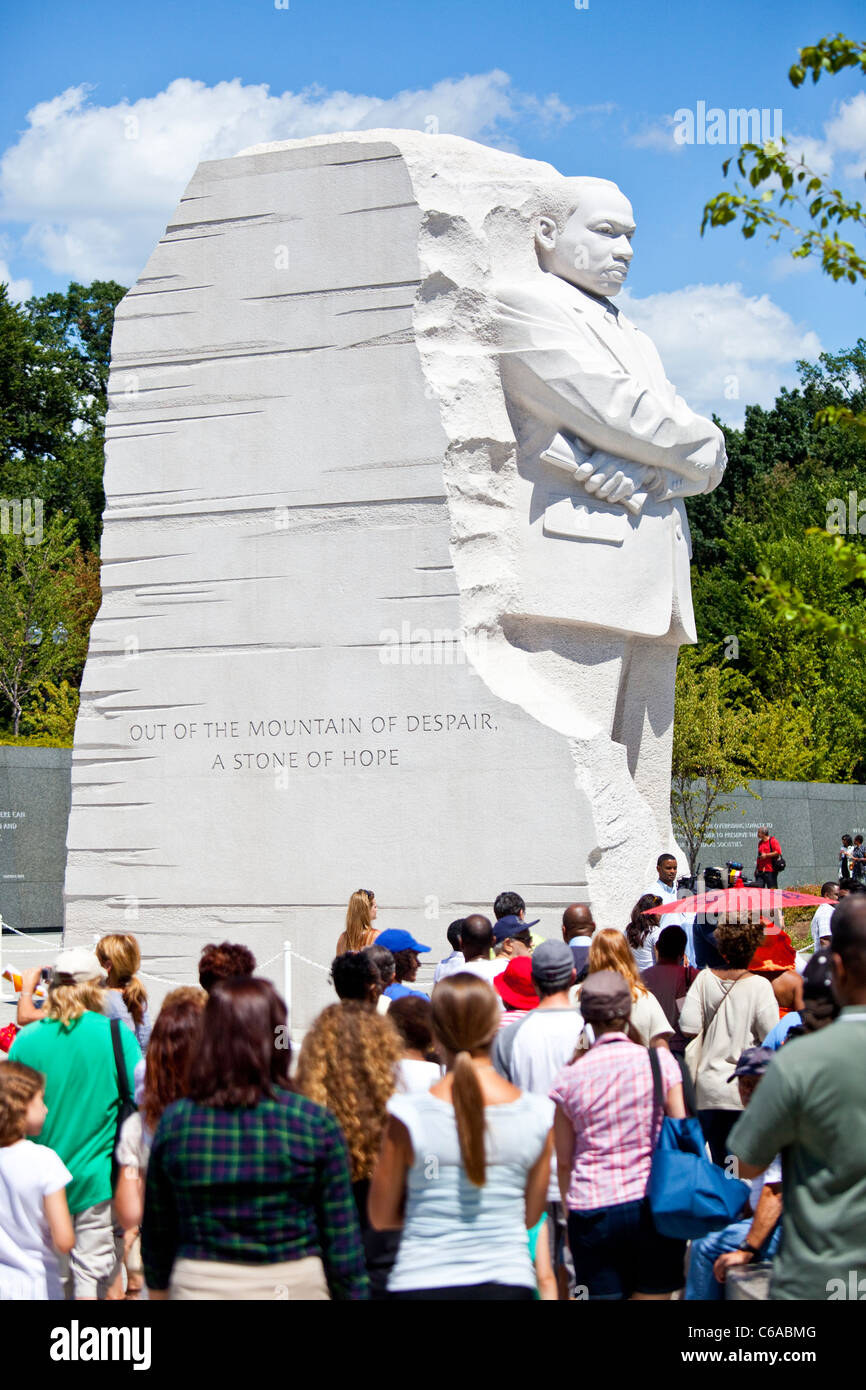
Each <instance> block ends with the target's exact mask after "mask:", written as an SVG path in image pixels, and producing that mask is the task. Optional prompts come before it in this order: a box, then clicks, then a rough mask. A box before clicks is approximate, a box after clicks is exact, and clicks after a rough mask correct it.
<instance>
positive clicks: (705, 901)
mask: <svg viewBox="0 0 866 1390" xmlns="http://www.w3.org/2000/svg"><path fill="white" fill-rule="evenodd" d="M825 902H827V899H826V898H816V897H813V896H812V894H811V893H793V892H792V891H791V890H790V889H788V888H714V889H711V890H710V892H709V893H697V894H696V895H695V896H694V897H692V898H677V900H676V902H673V903H662V905H661V907H648V908H647V916H651V915H653V914H655V915H656V916H658V917H661V915H662V914H663V913H665V912H696V913H697V912H702V913H703V912H705V913H710V914H712V915H713V916H721V915H722V914H724V915H725V916H726V917H735V916H739V915H742V916H744V917H748V916H750V915H751V916H754V915H755V914H757V915H759V916H769V914H770V913H771V912H775V911H777V910H778V909H779V908H785V907H812V906H814V907H820V905H821V903H825Z"/></svg>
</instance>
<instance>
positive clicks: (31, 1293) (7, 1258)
mask: <svg viewBox="0 0 866 1390" xmlns="http://www.w3.org/2000/svg"><path fill="white" fill-rule="evenodd" d="M71 1181H72V1174H71V1173H70V1171H69V1169H68V1168H67V1167H66V1164H65V1163H64V1162H63V1161H62V1159H61V1158H59V1156H58V1155H57V1154H56V1153H55V1152H54V1150H53V1149H48V1148H46V1147H45V1145H44V1144H34V1143H33V1142H32V1140H30V1139H19V1140H18V1142H17V1143H16V1144H10V1145H8V1147H7V1148H3V1149H0V1299H14V1300H15V1301H16V1302H18V1301H23V1300H27V1301H33V1300H44V1299H49V1298H50V1299H60V1298H63V1285H62V1284H61V1282H60V1274H59V1272H58V1269H57V1256H56V1254H55V1253H54V1247H53V1245H52V1243H51V1232H50V1230H49V1226H48V1222H47V1220H46V1218H45V1208H44V1207H43V1205H42V1201H43V1198H44V1197H48V1196H50V1194H51V1193H52V1192H59V1191H60V1190H61V1188H64V1187H66V1185H67V1183H70V1182H71Z"/></svg>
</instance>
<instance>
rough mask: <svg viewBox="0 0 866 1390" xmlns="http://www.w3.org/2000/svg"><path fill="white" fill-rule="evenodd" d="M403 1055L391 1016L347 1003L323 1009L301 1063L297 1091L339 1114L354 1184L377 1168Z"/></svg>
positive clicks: (354, 1001) (304, 1043)
mask: <svg viewBox="0 0 866 1390" xmlns="http://www.w3.org/2000/svg"><path fill="white" fill-rule="evenodd" d="M402 1053H403V1045H402V1041H401V1039H400V1035H399V1033H398V1032H397V1029H396V1028H395V1027H394V1025H393V1023H391V1022H390V1020H389V1019H388V1017H387V1015H384V1014H377V1013H375V1012H374V1011H373V1010H372V1009H370V1008H369V1007H368V1006H367V1005H366V1004H362V1003H360V1002H358V1001H356V1000H346V1001H345V1002H344V1003H342V1004H331V1005H330V1006H329V1007H328V1008H327V1009H323V1010H322V1012H321V1013H320V1014H319V1017H318V1018H317V1019H316V1021H315V1023H314V1024H313V1026H312V1028H310V1029H309V1031H308V1033H307V1035H306V1037H305V1038H304V1042H303V1046H302V1047H301V1055H300V1057H299V1058H298V1071H297V1076H296V1078H295V1080H296V1083H297V1086H298V1090H299V1091H301V1092H303V1094H304V1095H305V1096H308V1097H309V1099H310V1100H314V1101H317V1102H318V1104H319V1105H324V1106H327V1108H328V1109H329V1110H331V1111H333V1113H334V1114H335V1115H336V1117H337V1119H338V1120H339V1122H340V1126H341V1128H342V1131H343V1133H344V1135H345V1136H346V1144H347V1146H348V1149H349V1162H350V1165H351V1169H352V1181H353V1182H360V1180H361V1179H362V1178H369V1177H370V1175H371V1174H372V1172H373V1169H374V1167H375V1166H376V1159H377V1157H378V1154H379V1145H380V1142H381V1138H382V1129H383V1127H384V1124H385V1104H386V1102H387V1100H388V1099H389V1097H390V1096H392V1095H393V1093H394V1075H395V1072H394V1069H395V1067H396V1065H397V1062H398V1061H399V1060H400V1057H401V1056H402Z"/></svg>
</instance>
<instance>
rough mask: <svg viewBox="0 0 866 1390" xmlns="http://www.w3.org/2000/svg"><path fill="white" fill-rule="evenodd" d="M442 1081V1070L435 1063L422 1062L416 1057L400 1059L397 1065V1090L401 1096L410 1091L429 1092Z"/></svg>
mask: <svg viewBox="0 0 866 1390" xmlns="http://www.w3.org/2000/svg"><path fill="white" fill-rule="evenodd" d="M441 1080H442V1068H441V1067H439V1066H437V1065H436V1063H435V1062H422V1061H420V1060H419V1059H418V1058H417V1057H401V1058H400V1061H399V1062H398V1063H397V1090H398V1091H399V1092H400V1093H401V1095H408V1094H409V1093H410V1092H412V1091H429V1090H430V1087H431V1086H435V1084H436V1082H437V1081H441Z"/></svg>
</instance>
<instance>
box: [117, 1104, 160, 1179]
mask: <svg viewBox="0 0 866 1390" xmlns="http://www.w3.org/2000/svg"><path fill="white" fill-rule="evenodd" d="M152 1144H153V1135H152V1134H151V1133H150V1132H149V1131H148V1130H147V1129H145V1126H144V1121H143V1120H142V1118H141V1114H140V1113H138V1112H136V1114H135V1115H129V1116H128V1117H127V1119H125V1120H124V1122H123V1124H122V1125H121V1126H120V1134H119V1135H118V1136H117V1148H116V1149H115V1151H114V1156H115V1158H116V1159H117V1162H118V1163H119V1164H120V1166H121V1168H137V1169H138V1170H139V1173H140V1175H141V1177H144V1175H145V1173H146V1172H147V1165H148V1162H149V1160H150V1149H151V1145H152Z"/></svg>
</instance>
